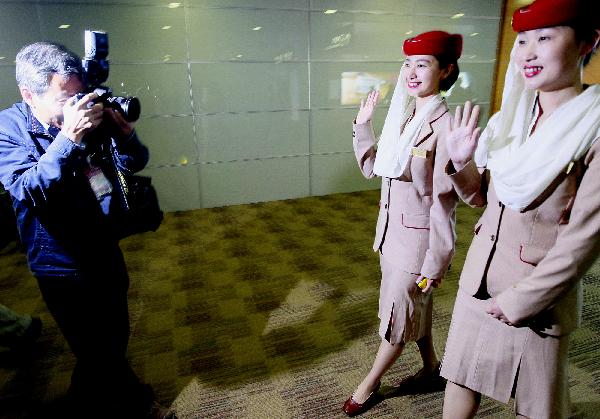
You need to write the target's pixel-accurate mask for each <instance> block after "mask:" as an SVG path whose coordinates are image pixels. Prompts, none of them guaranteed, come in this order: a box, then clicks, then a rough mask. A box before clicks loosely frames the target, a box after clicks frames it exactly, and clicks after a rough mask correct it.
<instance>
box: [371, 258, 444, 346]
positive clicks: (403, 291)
mask: <svg viewBox="0 0 600 419" xmlns="http://www.w3.org/2000/svg"><path fill="white" fill-rule="evenodd" d="M379 263H380V265H381V290H380V292H379V319H380V323H379V335H380V336H381V338H382V339H385V340H387V341H388V342H390V343H391V344H396V343H398V342H404V343H406V342H411V341H417V340H419V339H421V338H422V337H423V336H426V335H427V334H429V333H431V311H432V306H433V297H432V292H431V291H428V292H427V293H422V292H421V289H420V288H419V287H418V286H417V284H416V281H417V278H418V277H419V276H418V275H415V274H411V273H408V272H405V271H403V270H402V269H400V268H398V267H397V266H396V265H394V264H392V263H390V262H389V261H387V260H386V259H385V258H384V257H383V255H381V254H380V255H379Z"/></svg>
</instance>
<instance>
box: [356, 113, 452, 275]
mask: <svg viewBox="0 0 600 419" xmlns="http://www.w3.org/2000/svg"><path fill="white" fill-rule="evenodd" d="M450 118H451V117H450V114H449V112H448V106H447V105H446V103H445V102H442V103H441V104H440V105H439V106H438V107H437V108H436V109H435V110H434V112H433V113H432V116H431V118H430V120H429V121H428V122H426V123H424V124H423V128H421V131H420V133H419V136H418V139H417V141H416V143H415V145H414V147H413V148H414V150H415V152H414V153H413V155H411V156H410V158H409V161H408V164H407V165H406V169H405V171H404V173H403V174H402V176H400V177H399V178H395V179H390V178H385V177H384V178H382V186H381V200H380V202H379V217H378V219H377V228H376V233H375V242H374V244H373V250H374V251H381V253H382V255H383V257H384V258H385V259H386V260H387V261H389V262H390V263H392V264H395V265H396V266H398V267H400V268H401V269H402V270H404V271H406V272H409V273H414V274H422V275H424V276H427V277H429V278H439V279H441V278H443V277H444V275H445V273H446V271H447V270H448V266H449V265H450V261H451V259H452V256H453V254H454V242H455V239H456V235H455V232H454V224H455V210H456V204H457V202H458V196H457V195H456V193H455V192H454V189H453V187H452V183H451V182H450V181H449V178H448V176H446V175H445V173H444V167H445V164H446V162H447V161H448V152H447V150H446V145H445V144H444V143H443V140H442V136H441V134H442V133H443V132H444V130H445V127H446V124H447V122H448V119H450ZM353 137H354V141H353V144H354V153H355V155H356V160H357V161H358V165H359V167H360V169H361V171H362V173H363V175H364V176H365V177H367V178H373V177H375V176H376V175H375V174H374V173H373V165H374V163H375V156H376V154H377V151H376V147H375V142H376V141H375V134H374V133H373V127H372V125H371V123H370V122H369V123H366V124H354V126H353Z"/></svg>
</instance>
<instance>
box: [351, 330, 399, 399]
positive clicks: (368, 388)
mask: <svg viewBox="0 0 600 419" xmlns="http://www.w3.org/2000/svg"><path fill="white" fill-rule="evenodd" d="M403 349H404V343H403V342H399V343H395V344H391V343H389V342H388V341H387V340H385V339H382V340H381V344H380V345H379V350H378V351H377V355H376V356H375V361H373V366H372V367H371V371H369V373H368V374H367V376H366V377H365V379H364V380H362V382H361V383H360V384H359V386H358V388H357V389H356V391H355V392H354V394H353V396H352V398H353V399H354V401H355V402H357V403H361V404H362V403H364V401H365V400H367V398H368V397H369V395H370V394H371V392H372V391H373V389H374V388H375V386H376V385H377V383H379V381H381V377H383V374H385V373H386V371H387V370H388V369H389V368H390V367H391V366H392V365H393V364H394V362H396V360H397V359H398V357H399V356H400V354H401V353H402V350H403Z"/></svg>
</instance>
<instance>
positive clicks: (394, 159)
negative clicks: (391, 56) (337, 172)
mask: <svg viewBox="0 0 600 419" xmlns="http://www.w3.org/2000/svg"><path fill="white" fill-rule="evenodd" d="M403 68H404V67H403ZM403 74H404V71H402V70H401V71H400V75H399V76H398V82H397V83H396V88H395V89H394V94H393V95H392V102H391V103H390V108H389V109H388V113H387V116H386V117H385V123H384V124H383V130H382V132H381V137H380V138H379V142H378V143H377V155H376V157H375V164H374V166H373V172H374V173H375V174H377V175H379V176H383V177H389V178H397V177H400V176H401V175H402V173H404V169H405V168H406V164H407V163H408V157H409V155H410V150H411V147H412V146H413V144H414V143H415V141H416V140H417V139H418V137H419V132H420V131H421V128H422V127H423V123H425V121H426V120H428V118H429V116H430V115H431V113H432V112H433V111H434V110H435V109H436V108H437V106H438V105H439V104H440V103H441V102H442V97H441V95H439V94H437V95H434V96H432V97H431V98H430V99H429V100H428V101H427V103H425V104H424V105H423V106H422V107H421V108H420V109H419V111H418V112H416V113H415V116H414V117H413V118H412V120H411V121H410V122H409V123H408V124H406V126H405V127H404V130H403V131H402V132H400V130H401V128H402V124H403V123H404V122H405V121H406V120H407V119H408V118H409V117H410V116H411V115H412V113H413V111H414V110H415V102H416V100H415V98H413V97H411V96H410V95H409V94H408V92H407V90H406V80H404V76H403Z"/></svg>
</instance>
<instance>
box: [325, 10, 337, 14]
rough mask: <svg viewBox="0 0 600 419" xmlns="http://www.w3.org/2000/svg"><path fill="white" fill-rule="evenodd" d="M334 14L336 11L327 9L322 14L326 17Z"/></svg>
mask: <svg viewBox="0 0 600 419" xmlns="http://www.w3.org/2000/svg"><path fill="white" fill-rule="evenodd" d="M336 12H337V10H336V9H327V10H325V11H324V12H323V13H325V14H326V15H332V14H334V13H336Z"/></svg>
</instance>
